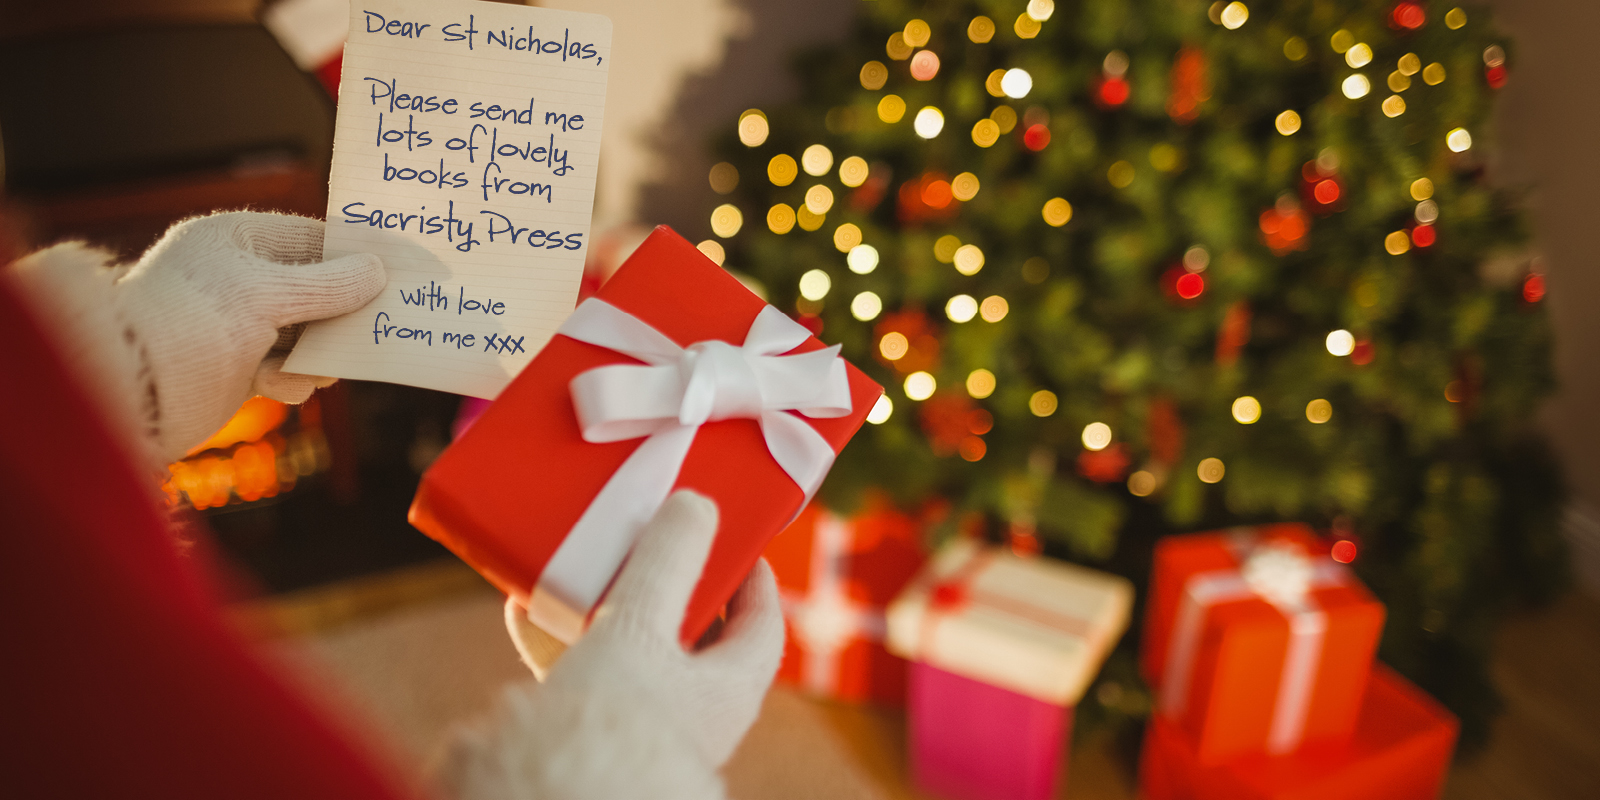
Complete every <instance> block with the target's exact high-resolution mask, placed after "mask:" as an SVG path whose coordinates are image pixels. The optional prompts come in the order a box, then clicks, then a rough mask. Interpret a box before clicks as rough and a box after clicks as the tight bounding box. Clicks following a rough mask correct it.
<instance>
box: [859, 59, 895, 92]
mask: <svg viewBox="0 0 1600 800" xmlns="http://www.w3.org/2000/svg"><path fill="white" fill-rule="evenodd" d="M888 82H889V68H888V67H887V66H885V65H884V63H883V62H882V61H868V62H867V63H865V64H862V65H861V88H863V89H866V90H867V91H869V92H876V91H878V90H879V89H882V88H883V85H884V84H885V83H888Z"/></svg>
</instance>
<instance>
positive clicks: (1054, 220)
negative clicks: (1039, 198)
mask: <svg viewBox="0 0 1600 800" xmlns="http://www.w3.org/2000/svg"><path fill="white" fill-rule="evenodd" d="M1071 219H1072V204H1071V203H1069V202H1067V201H1066V199H1065V198H1062V197H1052V198H1050V199H1049V200H1047V201H1045V204H1044V222H1045V224H1046V225H1049V226H1050V227H1052V228H1059V227H1061V226H1062V225H1065V224H1067V222H1068V221H1069V220H1071Z"/></svg>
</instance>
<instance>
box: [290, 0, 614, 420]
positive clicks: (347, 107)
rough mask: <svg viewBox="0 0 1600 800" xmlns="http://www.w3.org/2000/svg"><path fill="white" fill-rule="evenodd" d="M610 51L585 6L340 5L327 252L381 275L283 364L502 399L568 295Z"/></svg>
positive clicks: (388, 0) (426, 0)
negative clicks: (355, 259) (342, 33)
mask: <svg viewBox="0 0 1600 800" xmlns="http://www.w3.org/2000/svg"><path fill="white" fill-rule="evenodd" d="M610 57H611V21H610V20H609V19H607V18H605V17H602V16H599V15H595V14H581V13H576V12H569V11H554V10H550V9H543V8H532V7H526V6H510V5H502V4H498V3H488V2H460V1H459V0H457V1H454V2H451V1H438V0H370V2H369V1H368V0H352V2H351V5H350V35H349V39H348V41H347V42H346V44H345V53H344V67H343V70H344V72H343V78H342V81H341V83H340V86H339V114H338V120H337V123H336V125H335V131H334V150H333V168H332V173H331V177H330V181H329V186H328V226H327V235H326V238H325V239H324V244H323V255H324V258H328V259H332V258H338V257H340V256H344V255H349V254H351V253H373V254H376V255H378V256H379V257H380V258H382V259H383V264H384V267H385V269H386V270H387V272H388V276H389V283H388V286H386V287H385V288H384V290H383V292H382V294H380V295H379V296H378V297H377V299H375V300H374V301H373V302H372V303H370V304H368V305H367V307H366V308H363V309H361V310H360V311H357V312H355V313H353V314H348V315H345V316H343V317H339V318H336V319H332V320H326V321H323V322H319V323H315V324H313V325H311V326H310V327H309V328H308V329H307V330H306V332H305V334H304V335H302V336H301V338H300V341H299V344H298V345H297V346H296V347H295V350H294V352H293V353H292V354H291V355H290V357H289V360H288V363H287V364H285V366H284V369H285V370H287V371H290V372H299V373H306V374H312V375H327V376H332V377H339V378H357V379H363V380H376V381H388V382H391V383H403V384H407V385H411V386H420V387H424V388H429V389H438V390H442V391H447V392H455V393H458V394H465V395H472V396H475V397H483V398H491V399H492V398H493V397H495V395H497V394H499V392H500V390H501V389H503V388H504V387H505V385H506V384H507V383H508V382H510V380H511V378H512V377H513V376H515V375H516V374H517V372H518V371H520V370H521V369H522V367H523V366H524V365H526V364H527V363H528V360H529V359H531V358H532V357H533V354H534V353H537V352H538V351H539V348H541V347H543V346H544V343H545V342H546V341H548V340H549V338H550V336H551V335H553V334H554V333H555V330H556V328H557V327H558V326H559V325H560V324H561V322H562V321H563V320H565V319H566V317H567V315H568V314H570V313H571V311H572V307H573V303H574V301H575V300H576V298H577V293H578V283H579V281H580V280H581V278H582V275H583V262H584V257H585V256H586V255H587V254H588V252H589V246H590V227H589V226H590V215H591V213H592V211H593V208H594V187H595V174H596V170H597V167H598V165H599V156H600V128H601V120H602V116H603V112H604V108H605V91H606V73H607V70H608V69H609V65H608V64H607V62H608V61H609V59H610Z"/></svg>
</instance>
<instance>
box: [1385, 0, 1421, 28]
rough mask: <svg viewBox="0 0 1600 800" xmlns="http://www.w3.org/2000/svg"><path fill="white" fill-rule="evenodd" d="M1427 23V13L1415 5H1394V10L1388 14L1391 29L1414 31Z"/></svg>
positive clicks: (1407, 3) (1404, 3) (1411, 3)
mask: <svg viewBox="0 0 1600 800" xmlns="http://www.w3.org/2000/svg"><path fill="white" fill-rule="evenodd" d="M1427 21H1428V12H1426V11H1424V10H1423V9H1422V6H1421V5H1418V4H1417V3H1413V2H1409V0H1407V2H1402V3H1395V4H1394V9H1393V10H1391V11H1390V12H1389V24H1390V25H1391V26H1392V27H1395V28H1399V29H1401V30H1406V31H1414V30H1416V29H1418V28H1420V27H1422V26H1423V24H1424V23H1426V22H1427Z"/></svg>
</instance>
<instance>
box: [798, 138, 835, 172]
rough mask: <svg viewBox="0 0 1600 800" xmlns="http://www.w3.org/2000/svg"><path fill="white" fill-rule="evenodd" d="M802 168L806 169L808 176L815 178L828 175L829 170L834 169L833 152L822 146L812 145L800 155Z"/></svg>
mask: <svg viewBox="0 0 1600 800" xmlns="http://www.w3.org/2000/svg"><path fill="white" fill-rule="evenodd" d="M800 166H801V167H802V168H803V169H805V171H806V174H807V175H812V176H815V177H821V176H823V175H826V174H828V170H830V169H832V168H833V151H832V150H829V149H828V148H826V147H824V146H822V145H820V144H814V145H811V146H810V147H807V148H806V150H805V152H804V153H801V154H800Z"/></svg>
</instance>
